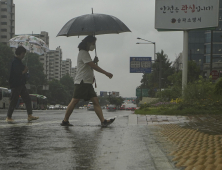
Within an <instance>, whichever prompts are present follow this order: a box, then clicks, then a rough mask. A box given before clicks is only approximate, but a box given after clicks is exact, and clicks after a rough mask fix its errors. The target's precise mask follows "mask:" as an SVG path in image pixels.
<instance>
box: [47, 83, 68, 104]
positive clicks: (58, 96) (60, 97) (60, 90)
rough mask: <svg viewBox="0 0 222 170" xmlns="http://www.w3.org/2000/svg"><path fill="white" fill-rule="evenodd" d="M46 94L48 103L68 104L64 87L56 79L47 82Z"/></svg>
mask: <svg viewBox="0 0 222 170" xmlns="http://www.w3.org/2000/svg"><path fill="white" fill-rule="evenodd" d="M46 96H47V98H48V101H49V103H50V104H62V105H68V103H69V102H70V101H69V99H68V98H67V96H68V93H67V91H66V90H65V87H64V86H63V85H62V84H61V83H60V82H59V81H58V80H52V81H50V82H49V91H47V95H46Z"/></svg>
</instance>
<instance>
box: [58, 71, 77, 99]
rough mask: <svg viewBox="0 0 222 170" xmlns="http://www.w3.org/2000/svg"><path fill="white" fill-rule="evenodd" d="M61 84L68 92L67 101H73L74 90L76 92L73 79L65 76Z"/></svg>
mask: <svg viewBox="0 0 222 170" xmlns="http://www.w3.org/2000/svg"><path fill="white" fill-rule="evenodd" d="M60 83H61V84H62V85H63V87H64V90H65V91H66V94H67V96H66V101H68V102H69V101H71V99H72V97H73V90H74V82H73V78H72V77H70V76H69V75H68V74H66V75H65V76H63V77H62V78H61V79H60Z"/></svg>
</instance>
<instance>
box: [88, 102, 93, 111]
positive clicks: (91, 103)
mask: <svg viewBox="0 0 222 170" xmlns="http://www.w3.org/2000/svg"><path fill="white" fill-rule="evenodd" d="M87 110H88V111H94V105H93V102H89V103H88V105H87Z"/></svg>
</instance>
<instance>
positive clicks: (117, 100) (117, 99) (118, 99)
mask: <svg viewBox="0 0 222 170" xmlns="http://www.w3.org/2000/svg"><path fill="white" fill-rule="evenodd" d="M109 100H110V104H114V105H116V106H121V105H122V104H123V101H124V99H123V98H122V97H110V99H109Z"/></svg>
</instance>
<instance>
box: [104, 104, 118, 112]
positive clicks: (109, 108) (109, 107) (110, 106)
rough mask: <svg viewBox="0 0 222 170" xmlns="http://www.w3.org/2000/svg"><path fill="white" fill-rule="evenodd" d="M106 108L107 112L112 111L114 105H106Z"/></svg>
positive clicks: (114, 108)
mask: <svg viewBox="0 0 222 170" xmlns="http://www.w3.org/2000/svg"><path fill="white" fill-rule="evenodd" d="M106 109H107V111H108V112H114V111H116V106H115V105H108V106H107V108H106Z"/></svg>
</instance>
